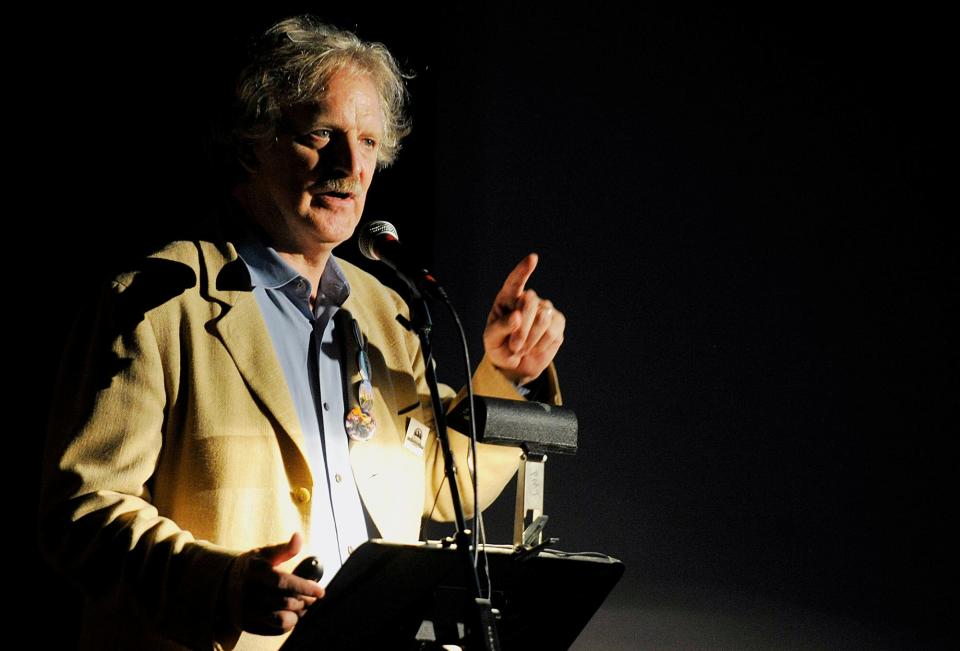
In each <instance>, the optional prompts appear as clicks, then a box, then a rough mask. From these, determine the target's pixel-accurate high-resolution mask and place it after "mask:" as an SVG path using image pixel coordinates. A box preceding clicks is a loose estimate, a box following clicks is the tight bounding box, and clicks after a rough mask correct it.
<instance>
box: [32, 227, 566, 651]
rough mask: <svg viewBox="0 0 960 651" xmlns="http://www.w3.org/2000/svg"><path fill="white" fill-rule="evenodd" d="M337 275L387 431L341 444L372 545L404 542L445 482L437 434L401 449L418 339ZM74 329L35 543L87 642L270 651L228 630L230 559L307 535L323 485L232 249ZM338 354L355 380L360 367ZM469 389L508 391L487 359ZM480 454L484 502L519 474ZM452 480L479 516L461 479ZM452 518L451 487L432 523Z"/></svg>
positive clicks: (192, 256) (367, 279)
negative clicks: (79, 611)
mask: <svg viewBox="0 0 960 651" xmlns="http://www.w3.org/2000/svg"><path fill="white" fill-rule="evenodd" d="M341 265H342V267H343V270H344V273H345V275H346V276H347V279H348V280H349V282H350V285H351V293H350V297H349V299H348V300H347V301H346V302H345V304H344V305H343V310H345V311H347V312H349V314H350V315H352V316H353V317H354V318H355V319H356V320H357V322H358V323H359V325H360V327H361V329H362V330H363V332H364V334H365V336H366V337H367V339H368V346H369V349H368V353H369V356H370V362H371V365H372V367H373V377H374V382H375V389H374V391H375V412H374V416H375V418H376V420H377V424H378V430H377V434H376V436H375V437H374V438H373V439H372V440H370V441H367V442H362V443H359V442H351V447H350V461H351V465H352V468H353V473H354V477H355V479H356V484H357V488H358V490H359V492H360V496H361V498H362V500H363V502H364V504H365V506H366V507H367V510H368V511H369V513H370V515H371V517H372V519H373V521H374V522H375V523H376V525H377V527H378V528H379V530H380V532H381V533H382V535H383V537H384V538H386V539H391V540H397V541H415V540H416V539H417V537H418V535H419V529H420V522H421V517H423V516H424V515H429V512H430V511H431V507H432V505H433V501H434V496H435V495H436V493H437V490H438V487H439V486H440V483H441V481H442V479H443V460H442V455H441V454H440V453H439V446H438V445H437V441H436V438H435V436H434V433H433V432H432V431H431V432H430V435H429V438H428V440H427V444H426V449H425V451H424V453H423V454H422V455H418V454H415V453H414V452H412V451H411V450H410V449H409V448H408V447H405V446H404V445H403V441H404V436H405V432H406V428H407V424H408V419H409V418H411V417H412V418H416V419H417V420H419V421H421V422H422V423H425V424H426V425H428V426H430V427H431V428H432V425H433V419H432V416H431V414H430V409H429V404H430V398H429V393H428V391H427V388H426V385H425V382H424V380H423V368H424V362H423V358H422V356H421V354H420V348H419V342H418V340H417V338H416V336H415V335H413V334H411V333H409V332H407V331H406V330H405V329H403V328H402V327H400V325H399V324H398V323H397V321H396V316H397V314H406V312H407V310H406V305H405V304H404V302H403V301H402V300H401V299H400V297H399V296H397V295H396V294H395V293H394V292H392V291H390V290H388V289H386V288H385V287H383V286H382V285H381V284H380V283H379V282H377V281H376V279H374V278H373V277H372V276H370V275H368V274H366V273H365V272H363V271H361V270H360V269H358V268H356V267H354V266H352V265H350V264H347V263H344V262H341ZM79 323H80V325H79V326H78V328H77V329H76V331H75V332H74V334H73V336H72V339H71V344H70V346H69V348H68V350H67V353H66V356H65V360H64V364H63V367H62V370H61V377H60V382H59V387H60V388H59V390H58V393H57V395H56V397H55V401H54V405H55V407H54V411H53V413H52V414H51V419H50V424H51V426H50V432H49V438H48V445H47V453H46V456H45V468H44V480H43V491H42V498H41V503H42V506H41V511H42V513H41V548H42V549H43V550H44V553H45V555H46V557H47V558H48V559H49V561H50V562H51V563H52V564H53V565H54V566H55V567H57V568H59V569H60V570H61V571H62V572H63V573H64V574H65V575H67V576H69V577H71V578H73V579H75V580H76V581H77V582H78V583H79V584H80V586H81V587H82V589H83V590H84V592H85V593H86V594H87V595H88V604H87V611H86V615H85V620H84V633H83V646H84V647H85V648H97V649H108V648H137V649H155V648H156V649H161V648H163V649H179V648H183V646H187V647H190V648H197V649H211V648H230V647H233V646H234V645H235V646H236V648H240V649H247V648H250V649H275V648H277V647H278V646H279V645H280V643H281V642H282V638H276V637H274V638H269V637H259V636H253V635H249V634H243V635H239V630H237V628H236V616H235V613H231V612H230V609H229V608H226V607H225V606H224V599H223V595H226V594H230V593H231V590H232V587H231V584H230V580H231V579H230V578H229V577H231V576H235V575H236V572H234V573H233V574H231V573H230V569H231V568H232V567H234V566H235V565H236V564H235V563H234V562H233V561H234V559H235V558H236V557H237V555H238V554H239V553H241V552H244V551H246V550H250V549H252V548H255V547H259V546H263V545H268V544H276V543H279V542H283V541H285V540H287V539H289V537H290V535H291V534H292V533H293V532H294V531H300V532H302V533H303V534H304V535H307V532H309V530H310V527H309V517H310V510H311V509H310V500H311V499H313V498H314V486H315V479H316V480H317V481H322V474H321V475H319V477H318V478H315V477H314V473H313V470H312V469H311V468H310V467H309V465H308V463H307V456H306V454H305V448H304V439H303V436H304V435H303V432H302V431H301V429H300V423H299V420H298V417H297V414H296V411H295V408H294V404H293V401H292V398H291V397H290V391H289V390H288V388H287V385H286V379H285V377H284V373H283V370H282V368H281V367H280V364H279V362H278V361H277V358H276V355H275V354H274V351H273V347H272V343H271V340H270V336H269V333H268V331H267V329H266V325H265V323H264V321H263V318H262V316H261V314H260V310H259V307H258V305H257V301H256V299H255V298H254V296H253V293H252V292H251V291H250V285H249V276H248V275H247V272H246V268H245V267H244V265H243V263H242V261H240V260H239V259H238V257H237V254H236V250H235V249H234V247H233V246H232V245H231V244H230V243H229V242H224V241H218V240H217V239H215V238H210V239H209V240H197V241H180V242H175V243H173V244H171V245H169V246H168V247H167V248H165V249H164V250H162V251H160V252H159V253H157V254H155V255H153V256H151V257H150V258H148V259H147V260H146V261H145V263H144V264H143V266H142V268H141V269H139V270H137V271H135V272H132V273H128V274H124V275H122V276H120V277H118V278H117V280H116V281H114V282H113V283H112V285H111V286H110V287H109V288H108V289H107V290H106V291H105V292H104V293H103V295H102V296H101V298H100V301H99V303H98V304H97V305H95V306H93V308H92V309H91V316H90V317H89V318H81V319H80V322H79ZM346 358H347V359H348V360H350V363H351V364H354V367H349V368H348V369H347V372H348V374H349V378H350V381H351V382H353V383H355V382H358V381H359V374H358V372H357V369H356V368H355V364H356V355H355V354H354V353H353V352H348V354H347V356H346ZM550 372H551V378H550V380H551V385H552V390H553V393H554V396H555V397H556V400H555V401H556V402H557V403H558V404H559V395H558V394H557V392H556V381H555V380H556V379H555V377H554V376H553V375H552V373H553V371H552V369H551V371H550ZM474 386H475V391H476V392H477V393H478V394H481V395H492V396H500V397H512V398H518V397H519V395H518V394H517V392H516V390H515V388H514V387H513V385H512V384H511V383H510V382H509V381H508V380H507V379H506V378H505V377H504V376H503V375H501V374H500V373H499V372H498V371H497V370H496V369H495V368H493V367H492V366H491V365H490V364H489V363H488V362H487V361H482V362H481V363H480V365H479V368H478V370H477V372H476V375H475V378H474ZM351 390H352V391H353V392H354V395H355V389H352V388H351ZM445 398H447V399H450V398H452V392H450V391H449V390H446V393H445ZM452 443H453V447H454V450H455V452H456V455H457V458H458V460H459V461H458V465H459V466H460V467H461V468H464V467H465V466H466V464H465V453H466V449H467V443H468V441H467V438H466V437H464V436H462V435H460V434H459V433H455V432H454V433H452ZM480 448H481V450H480V463H479V468H480V475H479V477H480V488H479V491H478V492H479V497H480V504H481V508H485V507H486V506H487V505H488V504H489V503H490V502H492V501H493V499H494V498H495V497H496V496H497V495H498V494H499V493H500V491H501V490H502V489H503V487H504V486H505V485H506V484H507V482H508V481H509V480H510V478H511V477H512V475H513V473H514V471H515V470H516V466H517V457H518V454H519V451H518V450H516V449H512V448H502V447H496V446H484V445H481V446H480ZM459 478H460V480H459V486H460V492H461V494H462V495H463V496H464V499H465V502H466V503H467V504H471V503H472V490H471V486H470V484H469V482H468V481H467V478H468V473H466V472H463V471H461V472H460V473H459ZM452 513H453V511H452V507H451V503H450V498H449V490H448V489H444V490H443V491H441V492H440V500H439V503H438V504H437V506H436V510H435V511H434V513H433V517H434V518H437V519H452ZM469 515H470V514H469V513H468V517H469ZM299 560H300V559H299V558H297V559H293V560H291V561H290V562H289V563H287V564H285V565H284V567H285V568H286V569H289V568H292V567H293V566H295V564H296V563H297V562H298V561H299ZM227 601H229V599H228V600H227ZM238 635H239V639H238ZM170 638H172V639H173V640H176V641H177V642H176V643H175V642H173V641H171V639H170Z"/></svg>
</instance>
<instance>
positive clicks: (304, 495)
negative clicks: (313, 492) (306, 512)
mask: <svg viewBox="0 0 960 651" xmlns="http://www.w3.org/2000/svg"><path fill="white" fill-rule="evenodd" d="M293 499H295V500H296V501H298V502H300V503H301V504H306V503H307V502H309V501H310V491H309V490H308V489H306V488H304V487H303V486H300V487H299V488H297V489H296V490H295V491H293Z"/></svg>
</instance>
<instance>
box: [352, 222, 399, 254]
mask: <svg viewBox="0 0 960 651" xmlns="http://www.w3.org/2000/svg"><path fill="white" fill-rule="evenodd" d="M384 235H387V236H389V237H392V238H393V239H395V240H397V241H398V242H399V241H400V236H398V235H397V229H396V228H394V227H393V224H391V223H390V222H385V221H375V222H370V223H368V224H366V225H365V226H364V227H363V228H362V229H361V230H360V238H359V240H358V241H357V244H358V245H359V247H360V253H362V254H363V255H364V257H365V258H368V259H370V260H379V259H380V256H379V255H377V246H376V242H377V240H378V239H380V238H381V237H383V236H384Z"/></svg>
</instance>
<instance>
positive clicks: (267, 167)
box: [250, 71, 384, 253]
mask: <svg viewBox="0 0 960 651" xmlns="http://www.w3.org/2000/svg"><path fill="white" fill-rule="evenodd" d="M383 131H384V126H383V115H382V112H381V110H380V97H379V95H378V94H377V90H376V87H375V86H374V85H373V82H372V81H370V79H369V78H368V77H366V76H364V75H361V74H357V73H352V72H348V71H340V72H338V73H336V74H335V75H334V76H333V77H332V78H331V79H330V81H329V83H327V86H326V92H325V93H324V96H323V98H322V99H321V100H319V101H317V102H314V103H309V104H301V105H298V106H295V107H292V108H289V109H286V110H284V111H283V113H282V119H281V125H280V128H278V129H277V139H276V140H275V141H268V142H263V143H260V144H259V145H258V146H257V147H255V149H254V153H255V155H256V165H255V167H254V169H253V170H252V172H251V175H250V182H251V185H252V187H253V189H254V195H255V205H254V206H253V210H254V212H255V213H256V214H255V217H256V218H257V220H258V221H259V222H260V224H261V225H262V226H263V227H264V228H265V229H266V230H267V232H268V234H269V235H270V237H271V238H272V239H273V241H274V244H275V245H277V246H278V247H283V248H285V249H288V250H292V251H294V252H297V253H309V252H311V251H318V250H326V251H329V250H330V249H332V248H333V247H334V246H336V245H337V244H340V243H341V242H343V241H344V240H346V239H348V238H349V237H350V236H351V235H352V234H353V231H354V229H355V228H356V226H357V224H358V223H359V221H360V215H361V214H362V213H363V204H364V201H365V200H366V195H367V190H368V189H369V187H370V182H371V181H373V173H374V171H375V170H376V165H377V152H378V150H379V148H380V142H381V140H382V138H383Z"/></svg>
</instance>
